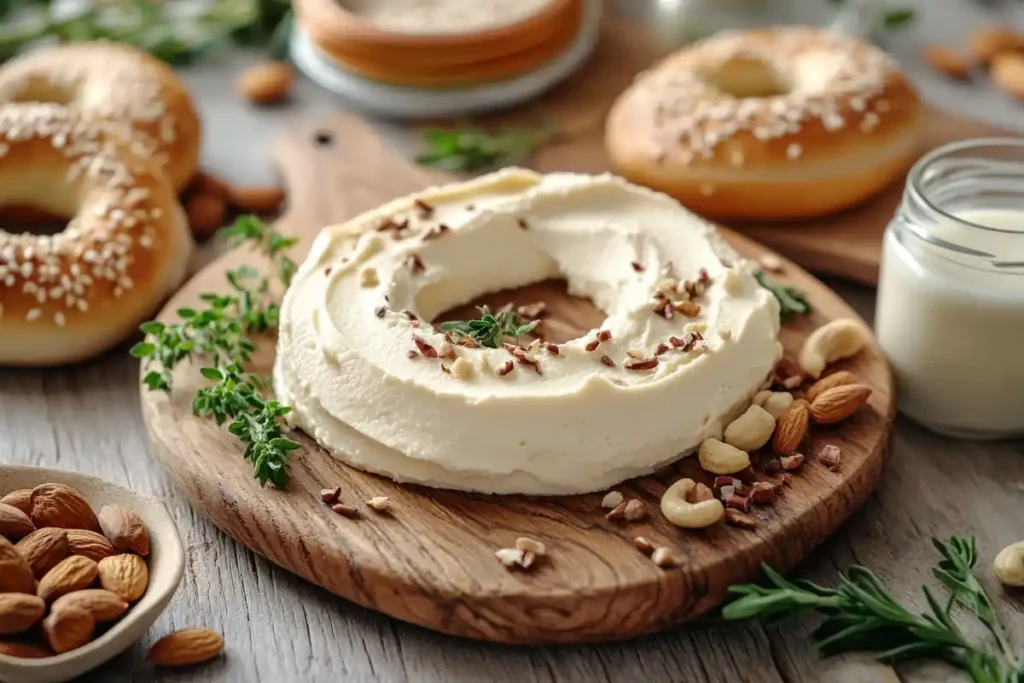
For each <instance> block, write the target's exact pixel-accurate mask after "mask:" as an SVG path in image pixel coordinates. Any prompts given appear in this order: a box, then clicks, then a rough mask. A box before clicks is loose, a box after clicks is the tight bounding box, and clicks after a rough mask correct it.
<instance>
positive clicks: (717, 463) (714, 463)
mask: <svg viewBox="0 0 1024 683" xmlns="http://www.w3.org/2000/svg"><path fill="white" fill-rule="evenodd" d="M697 460H699V461H700V466H701V467H702V468H703V469H704V470H705V471H707V472H711V473H712V474H735V473H737V472H740V471H742V470H745V469H747V468H748V467H750V456H749V455H747V454H746V453H745V452H744V451H741V450H740V449H738V448H736V447H735V446H730V445H729V444H727V443H722V442H721V441H719V440H718V439H706V440H705V441H704V443H702V444H701V445H700V450H698V451H697Z"/></svg>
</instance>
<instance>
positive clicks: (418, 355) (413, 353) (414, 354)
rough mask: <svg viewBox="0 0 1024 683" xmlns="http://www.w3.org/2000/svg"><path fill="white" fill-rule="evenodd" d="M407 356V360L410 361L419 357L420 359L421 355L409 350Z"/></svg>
mask: <svg viewBox="0 0 1024 683" xmlns="http://www.w3.org/2000/svg"><path fill="white" fill-rule="evenodd" d="M405 355H406V357H407V358H409V359H410V360H411V359H413V358H419V357H420V354H418V353H416V352H415V351H413V350H412V349H409V350H408V351H406V352H405Z"/></svg>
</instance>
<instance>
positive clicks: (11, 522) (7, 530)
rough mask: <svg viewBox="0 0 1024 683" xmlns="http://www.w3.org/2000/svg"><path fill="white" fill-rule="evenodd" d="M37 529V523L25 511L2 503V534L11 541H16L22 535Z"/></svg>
mask: <svg viewBox="0 0 1024 683" xmlns="http://www.w3.org/2000/svg"><path fill="white" fill-rule="evenodd" d="M35 529H36V525H35V524H33V523H32V520H31V519H29V516H28V515H26V514H25V513H24V512H22V511H21V510H19V509H18V508H16V507H14V506H13V505H8V504H7V503H0V536H3V537H4V538H6V539H7V540H9V541H16V540H18V539H19V538H21V537H22V536H28V535H29V534H30V533H32V532H33V531H35Z"/></svg>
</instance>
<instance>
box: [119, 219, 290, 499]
mask: <svg viewBox="0 0 1024 683" xmlns="http://www.w3.org/2000/svg"><path fill="white" fill-rule="evenodd" d="M221 232H222V234H223V235H224V237H225V238H226V239H227V240H228V243H229V244H231V245H232V246H236V247H237V246H240V245H242V244H246V243H248V244H253V245H255V246H256V248H257V249H259V250H260V251H262V252H263V253H264V254H265V255H266V256H267V257H268V258H269V259H270V262H271V269H272V272H273V273H274V275H275V276H276V277H277V278H278V279H279V280H280V281H281V282H282V283H283V284H284V285H286V286H287V285H288V284H289V283H290V282H291V278H292V275H293V274H294V272H295V263H294V262H293V261H292V260H291V259H290V258H288V256H287V255H285V251H286V250H287V249H288V248H290V247H291V246H293V245H294V244H295V242H296V241H297V240H296V239H295V238H291V237H285V236H283V235H281V234H280V233H279V232H277V230H275V229H274V228H273V226H270V225H268V224H266V223H264V222H263V221H261V220H260V219H258V218H255V217H253V216H243V217H241V218H239V219H238V220H236V221H235V223H234V225H232V226H230V227H228V228H225V229H224V230H223V231H221ZM226 278H227V282H228V285H229V287H230V289H229V292H228V293H227V294H209V293H208V294H203V295H202V296H201V299H202V301H203V303H204V304H205V307H204V308H202V309H193V308H183V309H180V310H178V318H179V320H180V321H179V322H174V323H164V322H160V321H156V320H153V321H150V322H147V323H143V324H142V325H141V327H140V329H141V330H142V331H143V332H145V333H146V339H145V340H144V341H142V342H139V343H138V344H136V345H135V346H133V347H132V349H131V354H132V355H133V356H135V357H136V358H139V359H141V360H142V361H143V363H144V364H145V368H146V370H147V372H146V374H145V375H144V376H143V379H142V381H143V383H144V384H145V385H146V387H147V388H148V389H149V390H150V391H166V392H169V391H171V389H172V386H173V378H174V369H175V367H177V366H178V365H179V364H180V363H182V362H183V361H189V362H193V361H199V360H201V361H202V362H203V365H202V366H201V367H200V369H199V371H200V372H201V373H202V375H203V377H205V378H206V379H208V380H211V381H212V382H214V384H211V385H209V386H206V387H203V388H201V389H199V391H197V392H196V395H195V398H194V399H193V402H192V410H193V412H195V414H196V415H199V416H201V417H209V418H213V419H214V420H215V421H216V422H217V424H218V425H220V424H223V423H224V422H225V421H227V420H231V423H230V424H229V425H228V431H229V432H231V433H232V434H234V435H235V436H237V437H238V438H239V439H240V440H241V441H242V442H243V443H244V444H245V445H246V448H245V453H244V456H245V457H246V458H247V459H249V460H251V461H252V462H253V466H254V472H255V477H256V478H257V479H258V480H259V481H260V483H261V484H266V483H267V482H268V481H269V482H271V483H273V484H274V485H275V486H277V487H278V488H283V487H284V485H285V484H286V483H287V481H288V474H287V471H286V468H287V464H288V458H289V454H290V453H291V451H293V450H295V449H296V448H298V446H299V444H298V443H297V442H295V441H292V440H291V439H287V438H285V437H284V436H283V434H282V429H281V420H282V418H283V417H284V416H285V415H287V414H288V412H289V411H290V410H291V408H289V407H287V406H282V405H281V404H280V403H278V402H277V401H274V400H266V399H264V398H263V396H262V394H261V391H262V390H263V389H264V388H265V382H264V381H263V379H262V378H260V377H259V376H258V375H256V374H254V373H251V372H246V371H245V370H244V369H243V368H244V366H245V365H246V364H247V363H249V362H250V361H251V360H252V353H253V352H254V351H255V350H256V344H255V343H254V342H253V341H252V339H251V338H250V336H251V335H253V334H258V333H261V332H265V331H266V330H269V329H273V328H276V327H277V323H278V318H279V314H280V309H279V307H278V304H277V302H276V301H275V300H274V298H273V295H272V293H271V289H272V282H271V278H270V277H269V276H267V275H261V274H260V272H259V271H257V270H256V269H255V268H253V267H251V266H247V265H242V266H239V267H238V268H235V269H234V270H230V271H228V272H227V274H226Z"/></svg>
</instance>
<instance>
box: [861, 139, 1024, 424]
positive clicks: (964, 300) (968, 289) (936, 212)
mask: <svg viewBox="0 0 1024 683" xmlns="http://www.w3.org/2000/svg"><path fill="white" fill-rule="evenodd" d="M875 325H876V333H877V336H878V340H879V342H880V344H881V346H882V348H883V349H884V350H885V352H886V354H887V355H888V357H889V360H890V362H891V363H892V367H893V371H894V373H895V375H896V381H897V386H898V390H899V397H898V407H899V409H900V410H901V411H902V412H903V413H905V414H906V415H908V416H910V417H911V418H913V419H914V420H916V421H918V422H920V423H921V424H923V425H925V426H926V427H929V428H931V429H933V430H934V431H937V432H940V433H943V434H948V435H951V436H956V437H961V438H975V439H983V438H1002V437H1009V436H1014V435H1019V434H1024V138H1022V139H988V140H971V141H967V142H963V143H956V144H953V145H949V146H946V147H942V148H940V149H937V150H935V151H933V152H932V153H930V154H928V155H927V156H925V157H923V158H922V159H921V160H920V161H919V162H918V163H917V164H916V165H915V166H914V168H913V169H912V170H911V172H910V175H909V177H908V180H907V188H906V192H905V193H904V197H903V203H902V205H901V206H900V209H899V212H898V213H897V215H896V217H895V218H894V219H893V221H892V223H890V225H889V227H888V228H887V229H886V233H885V238H884V244H883V251H882V266H881V272H880V275H879V284H878V307H877V312H876V321H875Z"/></svg>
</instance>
